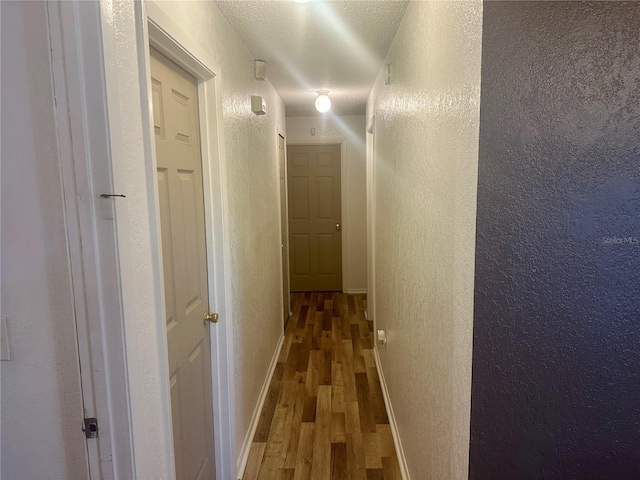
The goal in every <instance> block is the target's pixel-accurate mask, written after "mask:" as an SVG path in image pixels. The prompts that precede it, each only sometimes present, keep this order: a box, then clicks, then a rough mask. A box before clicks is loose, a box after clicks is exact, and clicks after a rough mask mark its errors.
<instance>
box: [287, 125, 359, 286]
mask: <svg viewBox="0 0 640 480" xmlns="http://www.w3.org/2000/svg"><path fill="white" fill-rule="evenodd" d="M286 145H340V177H341V179H340V196H341V202H340V217H341V219H342V223H341V224H340V228H341V230H342V241H341V243H342V291H343V292H346V291H347V279H348V273H349V268H348V263H349V262H348V261H347V255H348V251H347V237H348V235H349V233H348V232H349V219H348V217H347V205H348V201H349V198H348V196H347V139H346V138H345V137H331V138H326V139H318V140H307V139H295V138H294V139H291V140H287V142H286ZM287 221H288V219H287Z"/></svg>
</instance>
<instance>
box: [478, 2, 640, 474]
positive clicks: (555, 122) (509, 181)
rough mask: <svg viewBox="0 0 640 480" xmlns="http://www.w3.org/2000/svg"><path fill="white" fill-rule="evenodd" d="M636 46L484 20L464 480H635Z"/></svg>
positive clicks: (566, 24) (521, 13)
mask: <svg viewBox="0 0 640 480" xmlns="http://www.w3.org/2000/svg"><path fill="white" fill-rule="evenodd" d="M639 32H640V3H621V2H601V3H596V2H593V3H582V2H488V3H485V5H484V23H483V45H482V96H481V122H480V154H479V179H478V182H479V185H478V215H477V246H476V286H475V314H474V353H473V385H472V407H471V408H472V416H471V449H470V475H469V476H470V478H473V479H492V480H496V479H503V478H504V479H510V480H514V479H529V478H531V479H534V478H535V479H568V478H579V479H586V478H588V479H618V480H620V479H632V478H635V479H637V478H640V347H639V346H640V244H639V238H640V40H639V36H640V33H639Z"/></svg>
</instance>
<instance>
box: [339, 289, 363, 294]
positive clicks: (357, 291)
mask: <svg viewBox="0 0 640 480" xmlns="http://www.w3.org/2000/svg"><path fill="white" fill-rule="evenodd" d="M344 293H346V294H347V295H356V294H358V293H360V294H362V293H367V289H366V288H348V289H347V291H346V292H344Z"/></svg>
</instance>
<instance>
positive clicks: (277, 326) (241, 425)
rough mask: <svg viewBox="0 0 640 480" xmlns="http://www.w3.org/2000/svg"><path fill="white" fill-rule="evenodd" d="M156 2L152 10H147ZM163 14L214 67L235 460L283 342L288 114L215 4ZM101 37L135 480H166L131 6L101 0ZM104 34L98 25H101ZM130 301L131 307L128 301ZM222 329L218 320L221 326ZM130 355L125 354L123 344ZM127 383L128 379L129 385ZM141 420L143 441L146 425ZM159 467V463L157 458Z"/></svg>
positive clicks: (180, 6)
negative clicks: (128, 264) (282, 145)
mask: <svg viewBox="0 0 640 480" xmlns="http://www.w3.org/2000/svg"><path fill="white" fill-rule="evenodd" d="M154 3H156V2H154ZM156 5H157V6H159V7H160V8H161V9H162V10H163V11H164V13H165V14H166V15H167V16H168V17H169V18H170V19H171V20H172V21H173V22H174V24H175V25H177V27H178V28H180V29H181V30H182V35H181V38H185V37H189V38H190V41H191V42H194V43H195V44H197V45H199V47H200V49H201V50H202V51H205V52H206V53H207V55H208V56H209V57H210V58H212V59H213V62H214V63H216V64H217V65H218V66H219V68H220V72H219V77H218V79H219V81H220V83H219V85H221V88H222V107H223V136H224V145H225V150H224V152H223V155H224V159H223V161H224V162H225V163H226V171H227V180H228V181H227V192H228V211H229V241H230V245H231V252H230V253H231V258H229V259H228V265H227V268H228V271H229V272H230V277H231V282H230V283H231V285H230V296H231V298H230V299H229V300H230V303H231V311H232V317H231V318H228V319H226V321H228V322H231V324H232V325H233V340H232V341H233V347H232V348H233V351H234V353H235V358H234V367H235V368H234V370H233V371H232V372H230V376H231V378H232V380H233V382H235V383H234V385H235V410H236V418H235V422H234V425H235V431H234V432H233V439H229V441H233V443H234V445H233V447H234V452H235V459H237V458H238V455H239V452H240V447H241V443H242V441H243V439H244V436H245V433H246V432H247V430H248V427H249V422H250V419H251V415H252V413H253V410H254V408H255V405H256V402H257V400H258V396H259V393H260V389H261V387H262V384H263V382H264V380H265V377H266V374H267V369H268V366H269V360H270V359H271V358H272V356H273V354H274V351H275V349H276V346H277V343H278V340H279V338H280V336H281V334H282V316H281V312H282V307H281V302H282V300H281V299H282V295H281V291H280V282H281V262H280V234H279V220H278V219H279V191H278V158H277V155H276V152H277V148H276V145H277V142H276V140H277V133H276V128H277V126H279V127H280V128H281V129H282V130H284V127H285V121H284V106H283V104H282V101H281V100H280V98H279V96H278V95H277V93H276V92H275V90H274V89H273V87H272V86H271V85H270V83H269V82H259V81H256V80H255V79H254V77H253V60H254V59H253V56H252V55H251V54H250V53H249V51H248V50H247V49H246V48H245V46H244V45H243V44H242V43H241V42H240V40H239V39H238V37H237V36H236V34H235V33H234V31H233V30H232V29H231V27H230V25H229V24H228V22H227V21H226V20H225V19H224V17H223V16H222V15H221V13H220V12H219V10H218V8H217V7H216V6H215V4H214V3H213V2H194V1H175V2H157V3H156ZM102 10H103V30H105V31H106V30H109V31H111V32H113V34H114V35H115V38H114V39H113V43H112V45H111V47H110V48H112V49H113V51H112V53H113V55H114V56H113V58H111V59H108V60H107V62H108V64H111V65H114V67H112V68H108V75H110V77H109V79H108V82H109V84H108V89H110V90H109V92H110V97H111V101H113V102H115V107H114V108H115V109H112V110H111V111H110V114H111V117H112V121H114V122H115V124H117V126H118V130H117V131H114V130H112V135H118V136H120V138H121V141H122V142H123V143H122V146H121V148H120V151H119V152H118V154H119V155H120V158H117V159H114V169H115V171H114V177H115V178H116V189H117V190H118V191H125V192H127V194H128V195H127V201H126V203H124V202H121V203H120V205H123V204H124V205H126V209H127V211H126V213H127V216H126V222H125V224H124V225H123V229H121V230H120V231H121V232H122V231H124V233H121V239H120V241H121V244H120V247H121V251H124V255H126V257H127V258H129V259H131V261H132V262H134V265H133V268H128V269H127V273H126V277H125V278H123V282H124V284H125V287H126V289H127V292H126V294H127V298H125V299H124V303H125V312H135V315H132V316H130V317H129V318H125V322H126V323H127V325H128V327H127V328H128V330H127V343H128V345H131V351H132V352H135V356H130V358H129V361H130V375H131V376H132V378H133V380H132V383H131V389H132V395H131V396H132V408H133V410H134V415H133V417H134V446H135V449H136V468H137V471H136V473H137V476H138V477H139V478H160V477H167V476H168V467H167V465H166V464H165V463H164V462H165V461H167V459H166V452H165V451H164V449H165V445H166V444H167V441H168V440H167V437H166V433H167V432H166V425H162V424H160V425H155V424H154V422H158V419H159V418H160V419H162V418H164V417H163V405H162V402H163V396H165V397H166V392H165V391H164V384H165V382H166V379H165V378H164V376H163V371H162V370H161V366H162V364H161V362H162V361H163V360H162V358H158V351H160V350H159V347H158V345H159V344H160V342H164V341H165V339H164V338H162V329H161V328H158V325H159V324H158V321H159V319H160V318H161V315H159V314H158V312H157V308H158V305H161V303H160V299H159V298H158V297H159V294H158V291H157V288H156V287H157V271H156V270H155V267H154V258H155V257H154V255H156V253H155V252H154V242H155V236H156V233H157V232H156V231H155V229H154V221H155V219H153V218H151V217H150V211H153V206H152V205H151V204H150V203H149V202H150V201H152V200H153V199H148V198H146V194H145V192H146V185H147V183H148V182H150V181H152V178H151V173H150V172H148V171H147V169H146V168H145V165H144V145H143V142H142V138H143V122H142V119H141V118H140V105H141V102H146V101H147V100H146V99H141V98H140V90H139V83H138V81H139V74H140V66H139V65H140V64H139V62H140V59H141V52H142V49H144V48H146V46H145V45H143V44H141V39H140V37H138V36H137V33H139V32H136V28H135V12H134V5H133V2H121V1H116V2H112V3H111V2H104V3H103V6H102ZM105 26H106V27H105ZM251 95H261V96H263V98H264V99H265V101H266V103H267V106H268V109H269V113H268V115H266V116H263V117H258V116H256V115H254V114H253V113H252V112H251V108H250V97H251ZM127 302H128V303H127ZM221 321H223V320H221ZM128 348H129V347H128ZM134 380H135V381H134ZM144 422H146V423H147V424H148V425H147V432H146V435H144V437H142V436H141V435H140V434H141V433H142V424H143V423H144ZM160 459H161V461H159V460H160Z"/></svg>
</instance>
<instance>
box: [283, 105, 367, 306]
mask: <svg viewBox="0 0 640 480" xmlns="http://www.w3.org/2000/svg"><path fill="white" fill-rule="evenodd" d="M312 128H315V129H316V134H315V136H312V135H311V133H310V131H311V129H312ZM365 132H366V123H365V116H364V115H349V116H342V117H339V116H333V115H326V116H316V117H287V134H288V139H287V143H305V142H309V143H320V142H322V143H341V142H342V140H346V141H347V178H343V179H342V181H343V182H346V191H347V196H346V198H343V199H342V201H343V202H346V214H347V218H343V219H342V223H343V225H344V227H345V231H346V234H347V242H346V244H347V245H346V251H343V252H342V261H343V262H347V279H346V280H347V281H346V283H345V285H346V287H345V288H346V291H347V293H358V292H366V291H367V192H366V188H367V182H366V180H367V179H366V147H365Z"/></svg>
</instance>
